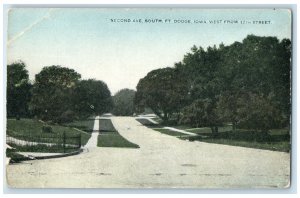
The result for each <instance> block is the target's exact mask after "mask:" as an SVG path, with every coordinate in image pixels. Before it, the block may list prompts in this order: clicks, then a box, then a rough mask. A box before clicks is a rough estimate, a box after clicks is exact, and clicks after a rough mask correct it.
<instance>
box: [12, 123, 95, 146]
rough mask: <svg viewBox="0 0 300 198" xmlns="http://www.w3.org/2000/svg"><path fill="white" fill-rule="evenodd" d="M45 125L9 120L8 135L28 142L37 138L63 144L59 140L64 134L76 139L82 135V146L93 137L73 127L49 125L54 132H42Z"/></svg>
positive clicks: (46, 141)
mask: <svg viewBox="0 0 300 198" xmlns="http://www.w3.org/2000/svg"><path fill="white" fill-rule="evenodd" d="M44 125H46V124H45V123H42V122H40V121H38V120H33V119H21V120H12V119H9V120H7V135H9V136H12V137H16V138H17V139H21V140H27V141H34V139H35V137H36V139H38V138H37V137H43V142H45V143H57V141H59V142H61V140H59V138H62V137H63V133H64V132H65V134H66V137H74V136H77V135H79V134H80V135H81V144H82V145H85V144H86V143H87V141H88V140H89V138H90V137H91V135H90V134H88V133H85V132H80V131H78V130H75V129H73V128H72V127H65V126H60V125H49V126H51V127H52V131H53V132H51V133H45V132H43V131H42V128H43V126H44ZM47 137H49V138H47ZM53 137H56V138H53ZM66 143H67V142H66Z"/></svg>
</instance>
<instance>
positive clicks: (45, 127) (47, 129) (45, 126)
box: [42, 125, 53, 133]
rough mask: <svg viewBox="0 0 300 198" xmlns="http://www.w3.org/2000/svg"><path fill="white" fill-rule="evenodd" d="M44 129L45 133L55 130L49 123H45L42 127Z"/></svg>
mask: <svg viewBox="0 0 300 198" xmlns="http://www.w3.org/2000/svg"><path fill="white" fill-rule="evenodd" d="M42 131H43V132H44V133H52V132H53V130H52V127H51V126H48V125H44V126H43V128H42Z"/></svg>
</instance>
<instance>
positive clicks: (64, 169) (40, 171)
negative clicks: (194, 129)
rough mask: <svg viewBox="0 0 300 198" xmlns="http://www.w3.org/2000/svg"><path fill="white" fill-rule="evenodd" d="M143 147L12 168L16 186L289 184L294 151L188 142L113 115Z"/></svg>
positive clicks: (101, 150) (98, 150)
mask: <svg viewBox="0 0 300 198" xmlns="http://www.w3.org/2000/svg"><path fill="white" fill-rule="evenodd" d="M112 122H113V124H114V126H115V128H116V129H117V130H118V131H119V133H120V134H121V135H122V136H123V137H125V138H126V139H128V140H129V141H131V142H133V143H136V144H138V145H139V146H140V148H139V149H126V148H93V149H90V151H89V152H86V153H83V154H81V155H78V156H71V157H66V158H58V159H48V160H38V161H33V162H30V163H29V162H26V163H22V164H18V165H8V166H7V180H8V183H9V185H10V186H13V187H25V188H26V187H27V188H29V187H30V188H38V187H48V188H59V187H66V188H151V187H154V188H278V187H279V188H284V187H287V186H288V185H289V181H290V179H289V178H290V177H289V176H290V155H289V154H288V153H283V152H274V151H266V150H259V149H250V148H243V147H234V146H226V145H220V144H209V143H202V142H188V141H183V140H179V139H177V138H176V137H172V136H168V135H164V134H161V133H159V132H157V131H154V130H152V129H149V128H146V127H145V126H142V125H141V124H140V123H139V122H137V121H136V120H135V119H134V118H132V117H112Z"/></svg>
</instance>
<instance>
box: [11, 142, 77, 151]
mask: <svg viewBox="0 0 300 198" xmlns="http://www.w3.org/2000/svg"><path fill="white" fill-rule="evenodd" d="M9 145H10V146H11V147H13V148H15V151H17V152H38V153H70V152H74V151H78V148H74V147H70V146H65V148H64V147H63V145H51V146H48V145H44V144H37V145H17V144H12V143H10V144H9Z"/></svg>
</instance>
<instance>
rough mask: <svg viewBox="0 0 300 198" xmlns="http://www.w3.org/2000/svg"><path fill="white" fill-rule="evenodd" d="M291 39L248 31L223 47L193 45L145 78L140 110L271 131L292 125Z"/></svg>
mask: <svg viewBox="0 0 300 198" xmlns="http://www.w3.org/2000/svg"><path fill="white" fill-rule="evenodd" d="M290 71H291V41H290V40H289V39H283V40H281V41H279V40H278V39H277V38H276V37H259V36H255V35H248V36H247V37H246V38H245V39H244V40H243V41H242V42H234V43H233V44H231V45H228V46H225V45H224V44H220V45H219V46H218V47H216V46H213V47H208V48H207V49H203V48H202V47H196V46H193V47H192V48H191V52H189V53H187V54H186V55H185V56H184V58H183V60H182V61H181V62H178V63H176V64H175V65H174V66H173V67H167V68H162V69H156V70H153V71H151V72H149V73H148V74H147V75H146V76H145V77H144V78H142V79H140V81H139V83H138V85H137V92H136V95H135V105H136V109H137V111H140V112H141V111H142V110H143V109H144V108H145V107H149V108H151V109H152V110H153V112H154V113H155V114H156V115H157V116H159V117H160V118H161V119H162V120H163V121H164V122H165V123H181V124H187V125H190V126H195V127H204V126H205V127H211V129H212V132H214V133H217V132H218V127H219V126H222V125H223V124H224V123H228V122H230V123H231V124H232V126H233V130H235V129H236V127H243V128H249V129H254V130H263V131H267V130H269V129H271V128H279V127H286V126H288V125H289V121H290V112H291V101H290V100H291V97H290V94H291V90H290V87H291V86H290Z"/></svg>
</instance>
